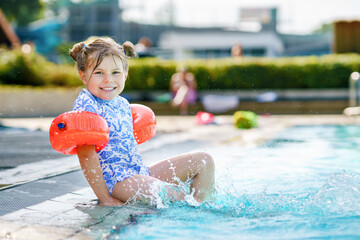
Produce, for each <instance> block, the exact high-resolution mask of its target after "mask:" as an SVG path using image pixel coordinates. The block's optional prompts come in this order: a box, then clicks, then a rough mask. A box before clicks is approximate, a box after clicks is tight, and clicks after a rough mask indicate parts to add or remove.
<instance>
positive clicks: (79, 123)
mask: <svg viewBox="0 0 360 240" xmlns="http://www.w3.org/2000/svg"><path fill="white" fill-rule="evenodd" d="M49 135H50V143H51V146H52V147H53V148H54V149H55V150H56V151H58V152H61V153H64V154H76V153H77V152H76V148H77V147H78V146H82V145H95V146H96V151H100V150H101V149H103V148H104V147H105V146H106V145H107V144H108V142H109V127H108V125H107V122H106V120H105V119H104V118H103V117H101V116H100V115H98V114H96V113H92V112H87V111H71V112H66V113H63V114H61V115H59V116H58V117H56V118H55V119H54V120H53V121H52V123H51V126H50V131H49Z"/></svg>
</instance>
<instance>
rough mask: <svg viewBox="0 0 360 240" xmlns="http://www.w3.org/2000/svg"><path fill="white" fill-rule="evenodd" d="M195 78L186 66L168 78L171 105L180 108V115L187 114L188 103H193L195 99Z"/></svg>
mask: <svg viewBox="0 0 360 240" xmlns="http://www.w3.org/2000/svg"><path fill="white" fill-rule="evenodd" d="M196 87H197V84H196V79H195V77H194V75H193V74H192V73H189V72H188V71H187V69H186V68H182V69H181V70H180V71H179V72H177V73H175V74H174V75H173V76H172V77H171V80H170V91H171V93H172V98H173V99H172V105H173V106H178V107H179V108H180V114H181V115H187V114H188V105H189V104H194V103H195V102H196V99H197V91H196Z"/></svg>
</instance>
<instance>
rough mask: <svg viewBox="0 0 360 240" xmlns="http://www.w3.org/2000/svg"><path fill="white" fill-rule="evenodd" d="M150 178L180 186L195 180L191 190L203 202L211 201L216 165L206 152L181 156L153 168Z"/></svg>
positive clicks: (150, 169) (150, 171) (150, 170)
mask: <svg viewBox="0 0 360 240" xmlns="http://www.w3.org/2000/svg"><path fill="white" fill-rule="evenodd" d="M149 173H150V176H152V177H155V178H157V179H160V180H162V181H165V182H168V183H174V184H179V182H178V180H180V181H182V182H185V181H187V180H188V179H193V182H192V185H191V190H192V191H194V197H195V198H196V199H197V200H198V201H200V202H202V201H205V200H208V199H210V197H211V195H212V193H213V192H214V189H215V187H214V184H215V165H214V160H213V159H212V157H211V156H210V155H209V154H207V153H204V152H195V153H188V154H183V155H179V156H176V157H173V158H170V159H167V160H164V161H161V162H159V163H156V164H155V165H153V166H151V167H150V168H149Z"/></svg>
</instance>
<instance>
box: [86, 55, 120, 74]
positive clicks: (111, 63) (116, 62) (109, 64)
mask: <svg viewBox="0 0 360 240" xmlns="http://www.w3.org/2000/svg"><path fill="white" fill-rule="evenodd" d="M96 63H97V61H96V59H94V61H92V62H91V63H90V65H89V67H90V69H96V68H117V69H121V70H123V69H124V63H123V61H122V60H121V59H120V57H118V56H114V55H106V56H104V57H103V58H102V59H101V60H100V62H99V63H98V64H96ZM96 65H97V66H96Z"/></svg>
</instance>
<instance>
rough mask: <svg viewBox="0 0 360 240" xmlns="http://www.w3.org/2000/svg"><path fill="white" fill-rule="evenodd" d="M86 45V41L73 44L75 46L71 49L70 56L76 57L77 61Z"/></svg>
mask: <svg viewBox="0 0 360 240" xmlns="http://www.w3.org/2000/svg"><path fill="white" fill-rule="evenodd" d="M85 46H86V44H85V43H84V42H80V43H77V44H75V45H74V46H73V48H72V49H71V50H70V53H69V54H70V56H71V57H72V59H74V61H75V62H77V60H78V57H79V55H80V53H81V51H82V49H83V48H84V47H85Z"/></svg>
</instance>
